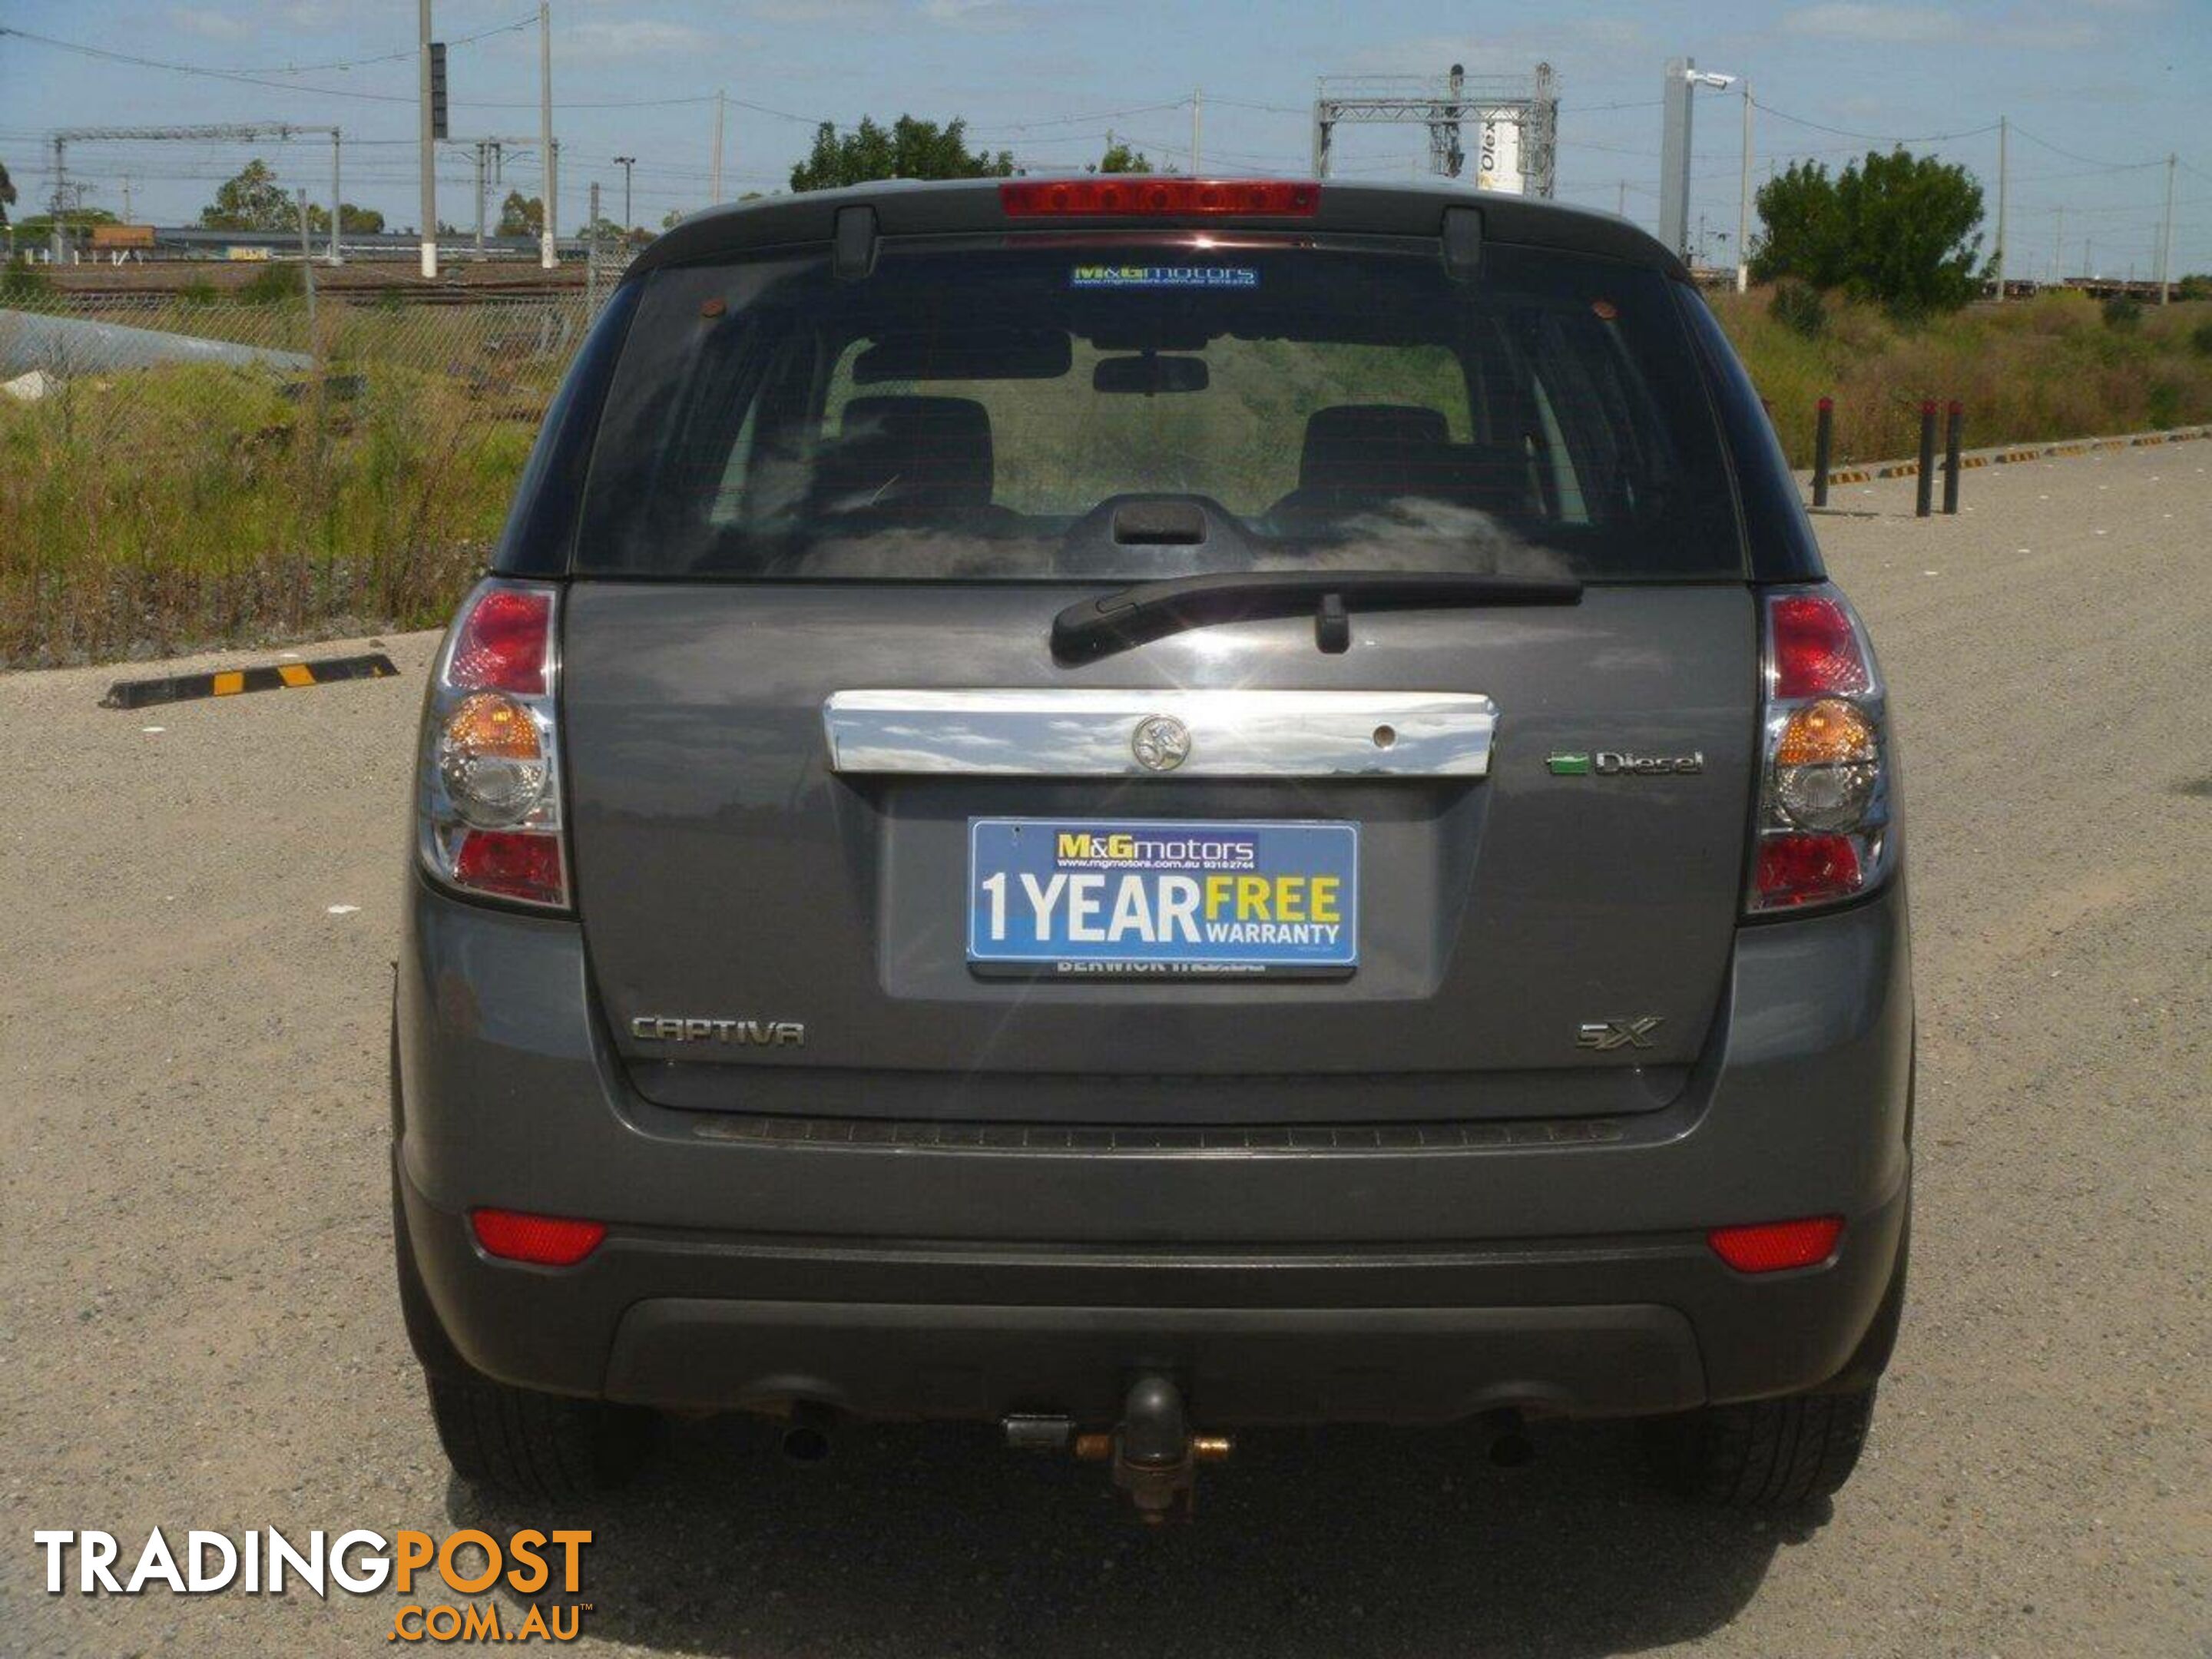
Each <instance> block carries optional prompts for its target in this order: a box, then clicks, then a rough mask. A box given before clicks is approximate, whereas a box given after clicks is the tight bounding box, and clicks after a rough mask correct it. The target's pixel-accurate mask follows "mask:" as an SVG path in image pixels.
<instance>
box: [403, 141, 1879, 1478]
mask: <svg viewBox="0 0 2212 1659" xmlns="http://www.w3.org/2000/svg"><path fill="white" fill-rule="evenodd" d="M494 572H495V574H492V575H491V576H490V577H489V579H487V580H485V581H484V582H483V585H482V586H479V587H478V588H477V590H476V592H474V593H473V594H472V595H471V597H470V599H468V601H467V603H466V604H465V605H464V606H463V608H462V610H461V612H460V614H459V617H458V618H457V619H456V620H455V622H454V623H453V629H452V630H451V632H450V634H449V635H448V637H447V641H446V643H445V646H444V647H443V648H442V650H441V652H440V653H439V656H438V658H437V661H436V665H435V673H434V677H433V681H432V684H431V687H430V690H429V693H428V706H427V708H426V710H425V716H424V720H423V726H422V748H421V763H420V769H419V775H418V779H417V784H416V803H415V819H416V829H415V836H414V852H413V860H412V870H411V874H410V878H409V882H408V893H407V905H406V926H405V940H404V949H403V953H402V957H401V959H400V963H399V967H398V994H397V1007H396V1012H395V1021H394V1035H393V1042H392V1048H393V1069H392V1113H393V1130H394V1152H395V1157H394V1189H395V1194H396V1196H395V1205H396V1209H397V1217H398V1223H397V1225H398V1260H399V1274H400V1287H401V1292H402V1300H403V1304H404V1310H405V1314H406V1318H407V1322H408V1327H409V1330H410V1335H411V1337H412V1339H413V1341H414V1345H415V1348H416V1352H417V1354H418V1355H419V1357H420V1358H421V1360H422V1364H423V1366H424V1369H425V1370H426V1371H427V1373H428V1382H429V1394H430V1401H431V1405H432V1409H433V1411H434V1413H435V1417H436V1419H437V1424H438V1427H439V1430H440V1432H441V1436H442V1437H443V1440H444V1443H445V1446H446V1449H447V1452H448V1454H449V1455H450V1456H451V1458H452V1460H453V1464H454V1466H455V1468H457V1469H458V1470H459V1472H460V1473H461V1474H463V1475H464V1476H466V1477H468V1478H470V1479H472V1480H484V1481H488V1482H490V1483H493V1484H496V1485H501V1486H508V1487H512V1488H517V1489H520V1490H522V1491H524V1492H532V1493H536V1494H539V1495H541V1496H543V1495H556V1496H557V1495H563V1494H573V1493H575V1492H580V1491H583V1490H587V1489H589V1488H590V1487H592V1486H595V1485H597V1484H599V1483H602V1482H605V1481H609V1480H614V1479H617V1478H618V1477H619V1476H620V1475H622V1474H623V1473H625V1472H626V1471H627V1470H628V1469H629V1468H630V1467H631V1466H632V1465H633V1464H634V1463H635V1461H636V1460H637V1458H638V1457H639V1455H641V1452H642V1451H643V1450H644V1449H646V1447H647V1443H648V1441H649V1439H650V1431H651V1429H652V1427H653V1424H654V1422H655V1421H656V1414H657V1413H659V1412H662V1411H671V1410H673V1411H683V1412H698V1411H717V1410H725V1409H736V1410H744V1411H752V1412H759V1413H770V1414H774V1415H776V1416H781V1417H784V1418H787V1419H788V1421H789V1425H790V1427H789V1437H788V1442H787V1443H788V1445H789V1447H790V1449H792V1450H793V1451H794V1452H795V1453H799V1454H801V1455H805V1454H806V1453H809V1452H814V1451H818V1450H819V1449H822V1447H823V1445H824V1444H825V1441H824V1436H825V1435H826V1434H827V1433H828V1432H829V1428H830V1426H831V1425H833V1424H834V1423H835V1422H836V1421H837V1420H838V1419H843V1418H848V1417H850V1418H857V1419H970V1420H982V1421H986V1422H993V1423H1003V1424H1004V1425H1005V1427H1006V1435H1007V1437H1008V1438H1009V1440H1010V1441H1012V1442H1013V1443H1018V1444H1020V1445H1024V1446H1028V1447H1032V1448H1047V1449H1051V1448H1063V1449H1067V1450H1069V1451H1071V1452H1073V1453H1074V1454H1076V1455H1083V1456H1087V1457H1092V1458H1096V1459H1097V1460H1099V1461H1101V1462H1103V1463H1105V1464H1108V1465H1110V1467H1111V1470H1112V1474H1113V1478H1114V1480H1115V1481H1116V1482H1118V1483H1119V1484H1120V1485H1121V1486H1123V1487H1124V1488H1126V1489H1127V1491H1128V1492H1129V1493H1130V1494H1131V1496H1132V1497H1133V1498H1135V1500H1136V1502H1137V1503H1138V1504H1139V1508H1140V1509H1142V1510H1143V1511H1144V1512H1145V1513H1146V1515H1148V1516H1159V1515H1164V1514H1168V1513H1171V1512H1173V1511H1174V1510H1176V1509H1178V1508H1179V1507H1181V1506H1182V1505H1183V1504H1186V1503H1187V1501H1188V1495H1189V1492H1190V1488H1191V1482H1192V1480H1193V1479H1194V1474H1195V1473H1196V1470H1197V1468H1198V1466H1200V1465H1201V1464H1203V1463H1204V1462H1207V1461H1209V1460H1210V1459H1212V1458H1216V1457H1218V1456H1221V1455H1226V1452H1227V1451H1228V1449H1229V1446H1230V1439H1229V1436H1228V1434H1227V1433H1226V1432H1225V1431H1234V1430H1237V1429H1239V1428H1242V1427H1247V1426H1255V1425H1275V1424H1316V1423H1338V1422H1370V1423H1384V1424H1407V1425H1416V1424H1437V1423H1443V1422H1449V1421H1457V1420H1463V1419H1488V1420H1489V1421H1491V1422H1493V1423H1495V1424H1498V1425H1510V1424H1512V1423H1514V1422H1516V1421H1517V1420H1518V1419H1521V1418H1522V1417H1537V1416H1545V1417H1569V1418H1590V1417H1631V1416H1632V1417H1638V1418H1644V1419H1649V1420H1650V1424H1651V1425H1652V1429H1653V1431H1654V1432H1653V1439H1654V1441H1655V1442H1656V1446H1657V1449H1658V1450H1659V1452H1660V1453H1661V1454H1662V1456H1661V1462H1662V1467H1663V1468H1664V1469H1665V1470H1666V1471H1667V1472H1668V1474H1670V1475H1671V1476H1672V1477H1673V1478H1674V1480H1676V1481H1677V1482H1678V1483H1679V1484H1680V1486H1682V1487H1683V1488H1684V1489H1686V1491H1688V1492H1691V1493H1692V1494H1693V1495H1697V1496H1701V1497H1703V1498H1707V1499H1709V1500H1711V1501H1717V1502H1725V1503H1734V1504H1776V1503H1795V1502H1799V1501H1802V1500H1804V1499H1806V1498H1809V1497H1812V1496H1814V1495H1815V1494H1819V1493H1824V1492H1831V1491H1832V1490H1834V1489H1835V1488H1836V1487H1837V1486H1839V1485H1840V1484H1841V1483H1842V1482H1843V1480H1844V1478H1845V1476H1846V1475H1847V1474H1849V1473H1850V1468H1851V1466H1852V1464H1853V1462H1855V1460H1856V1459H1857V1455H1858V1451H1859V1447H1860V1444H1861V1442H1862V1440H1863V1437H1864V1434H1865V1431H1866V1428H1867V1424H1868V1419H1869V1413H1870V1410H1871V1407H1872V1401H1873V1396H1874V1390H1875V1382H1876V1379H1877V1377H1878V1376H1879V1375H1880V1373H1881V1370H1882V1368H1883V1366H1884V1364H1885V1363H1886V1362H1887V1358H1888V1354H1889V1350H1890V1347H1891V1344H1892V1342H1893V1338H1894V1335H1895V1332H1896V1329H1897V1325H1898V1320H1899V1309H1900V1306H1901V1303H1902V1297H1903V1290H1904V1282H1905V1241H1906V1231H1907V1213H1908V1207H1909V1194H1910V1176H1911V1153H1910V1141H1911V1115H1912V1079H1913V1016H1912V998H1911V969H1910V953H1909V948H1908V942H1907V929H1906V916H1905V892H1904V881H1903V877H1902V858H1901V840H1900V827H1899V814H1898V799H1897V793H1896V789H1897V766H1898V757H1897V753H1896V749H1895V746H1894V738H1893V734H1892V731H1891V726H1890V720H1889V716H1888V713H1887V708H1886V706H1885V700H1884V693H1883V686H1882V681H1881V672H1880V670H1879V668H1878V666H1877V665H1876V663H1875V657H1874V653H1873V652H1872V650H1871V649H1870V647H1869V643H1868V640H1867V635H1866V632H1865V629H1863V626H1862V625H1861V623H1859V621H1858V619H1857V617H1856V616H1855V615H1854V614H1853V612H1852V611H1851V609H1850V606H1849V605H1848V604H1847V603H1846V602H1845V600H1844V598H1843V597H1842V595H1841V594H1839V593H1838V592H1837V591H1836V589H1835V588H1834V587H1832V586H1830V585H1828V584H1827V583H1826V580H1824V577H1823V573H1822V569H1821V565H1820V556H1819V552H1818V550H1817V549H1816V547H1815V545H1814V539H1813V536H1812V534H1811V531H1810V528H1809V526H1808V521H1807V520H1806V517H1805V515H1804V513H1803V512H1802V509H1801V507H1800V505H1799V502H1798V499H1797V495H1796V490H1795V488H1794V486H1793V483H1792V481H1791V479H1790V476H1789V474H1788V472H1787V471H1786V470H1785V467H1784V461H1783V459H1782V457H1781V455H1780V453H1779V452H1778V448H1777V446H1776V444H1775V442H1774V440H1773V436H1772V434H1771V430H1770V428H1769V426H1768V424H1767V422H1766V420H1765V416H1764V414H1763V413H1762V411H1761V409H1760V407H1759V401H1758V398H1757V397H1756V396H1755V394H1754V393H1753V391H1752V388H1751V386H1750V385H1749V384H1748V382H1747V380H1746V378H1745V376H1744V374H1743V371H1742V369H1741V367H1740V366H1739V364H1738V363H1737V362H1736V360H1735V356H1733V354H1732V353H1731V351H1730V350H1729V346H1728V344H1727V343H1726V342H1725V341H1724V339H1723V337H1722V335H1721V333H1720V331H1719V330H1718V329H1717V326H1716V325H1715V323H1714V320H1713V319H1712V317H1711V314H1710V313H1709V312H1708V310H1707V308H1706V307H1705V304H1704V303H1703V301H1701V300H1700V299H1699V296H1698V295H1697V293H1696V292H1695V290H1694V289H1692V287H1691V286H1690V284H1689V282H1688V280H1687V277H1686V273H1685V272H1684V270H1682V269H1681V267H1680V264H1678V263H1677V262H1676V261H1675V260H1674V258H1672V257H1671V256H1670V255H1669V254H1668V252H1666V251H1665V250H1664V249H1663V248H1662V247H1661V246H1659V245H1658V244H1657V243H1656V242H1654V241H1653V240H1650V238H1648V237H1647V236H1645V235H1644V234H1642V233H1641V232H1639V231H1638V230H1636V229H1634V228H1632V227H1630V226H1628V225H1627V224H1625V223H1623V222H1619V221H1617V220H1613V219H1611V218H1607V217H1605V216H1599V215H1593V214H1589V213H1583V212H1577V211H1571V210H1565V209H1562V208H1559V207H1556V206H1553V205H1551V204H1544V203H1538V202H1533V201H1525V200H1522V199H1518V198H1514V197H1483V196H1470V195H1468V193H1466V192H1464V191H1449V190H1443V189H1420V188H1398V187H1389V188H1382V187H1372V186H1364V185H1339V184H1335V183H1325V184H1321V185H1315V184H1311V183H1304V182H1286V181H1275V180H1235V181H1212V180H1200V179H1175V178H1168V179H1114V178H1085V179H1012V180H1006V181H974V182H962V183H956V184H941V185H883V186H880V187H871V188H867V189H863V190H857V191H837V192H825V193H823V194H818V195H807V196H799V197H788V198H780V199H776V200H773V201H768V202H763V203H760V204H756V205H752V206H749V207H744V208H738V209H732V210H716V211H714V212H710V213H708V214H705V215H702V216H699V217H696V218H694V219H691V220H689V221H687V222H684V224H683V225H681V226H680V227H678V228H677V229H675V230H673V231H672V232H671V233H670V234H667V235H666V236H664V237H663V238H662V239H661V240H659V242H657V243H656V244H654V245H653V246H652V247H651V248H649V249H647V251H646V252H645V253H644V254H643V256H642V257H641V258H639V260H638V261H637V262H636V264H635V265H634V266H633V267H632V268H631V270H629V274H628V276H626V277H625V278H624V280H623V283H622V285H621V287H620V289H618V290H617V293H616V294H615V295H614V296H613V298H612V301H611V303H610V304H609V305H608V306H607V307H606V308H605V312H604V313H603V315H602V316H601V317H600V319H599V321H598V323H597V324H596V325H595V326H594V327H593V329H592V332H591V334H590V337H589V338H588V341H587V342H586V344H585V346H584V348H583V349H582V352H581V355H580V356H579V358H578V359H577V361H576V362H575V364H574V368H573V369H572V370H571V371H570V373H569V374H568V379H567V380H566V382H565V384H564V385H563V386H562V390H561V392H560V394H559V397H558V398H557V400H556V404H555V405H554V407H553V409H552V410H551V412H550V415H549V416H548V417H547V420H546V422H545V427H544V433H543V435H542V436H541V437H540V439H539V441H538V447H537V449H536V451H535V453H533V455H532V459H531V460H530V463H529V466H528V470H527V471H526V475H525V477H524V478H523V481H522V483H521V486H520V492H519V495H518V498H517V500H516V502H515V505H514V508H513V515H512V517H511V519H510V520H509V522H508V525H507V531H506V533H505V536H504V538H503V539H502V541H501V544H500V547H499V551H498V556H497V558H496V561H495V566H494Z"/></svg>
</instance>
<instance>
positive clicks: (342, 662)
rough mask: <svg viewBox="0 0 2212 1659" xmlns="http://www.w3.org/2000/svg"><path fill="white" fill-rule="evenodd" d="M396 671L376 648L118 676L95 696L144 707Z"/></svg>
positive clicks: (104, 702)
mask: <svg viewBox="0 0 2212 1659" xmlns="http://www.w3.org/2000/svg"><path fill="white" fill-rule="evenodd" d="M398 672H399V671H398V669H397V668H396V667H394V666H393V665H392V659H391V658H389V657H387V656H386V655H385V654H384V653H382V652H376V653H373V654H371V655H369V656H366V657H325V659H323V660H322V661H320V662H280V663H264V664H262V665H260V666H258V667H255V668H227V669H223V670H221V671H217V672H216V673H211V674H172V675H170V676H169V677H168V678H166V679H158V680H118V681H116V683H115V684H112V685H111V686H109V687H108V688H107V695H106V696H104V697H102V698H101V699H100V707H101V708H151V707H152V706H153V705H154V704H155V703H157V702H189V701H191V699H192V698H194V697H234V696H238V695H239V694H240V692H244V691H286V690H292V689H293V688H295V687H296V686H302V685H328V684H330V683H331V681H333V680H388V679H391V678H393V677H394V676H395V675H397V674H398Z"/></svg>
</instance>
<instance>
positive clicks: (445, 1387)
mask: <svg viewBox="0 0 2212 1659" xmlns="http://www.w3.org/2000/svg"><path fill="white" fill-rule="evenodd" d="M425 1378H426V1380H427V1382H428V1384H429V1390H430V1415H431V1417H432V1418H433V1419H435V1421H436V1423H437V1425H438V1439H439V1442H440V1443H441V1444H442V1445H443V1446H444V1447H445V1449H446V1461H447V1462H449V1463H451V1464H452V1465H453V1473H454V1474H458V1475H459V1476H460V1477H461V1479H462V1480H465V1481H467V1482H469V1483H470V1484H471V1486H489V1487H494V1488H496V1489H497V1490H498V1491H501V1492H507V1493H508V1494H510V1495H512V1496H513V1497H516V1498H530V1499H532V1500H535V1501H537V1502H539V1503H565V1502H569V1501H572V1500H574V1499H576V1498H589V1497H592V1496H593V1495H594V1494H596V1493H599V1492H606V1491H608V1490H610V1489H611V1488H613V1487H616V1486H621V1485H623V1483H624V1482H626V1481H627V1480H629V1479H630V1478H631V1477H632V1476H633V1475H635V1474H636V1473H637V1471H638V1469H639V1468H640V1467H641V1466H642V1465H643V1463H644V1462H645V1461H646V1459H647V1457H648V1456H649V1455H651V1453H652V1450H653V1442H654V1440H655V1439H656V1438H657V1437H658V1432H659V1419H658V1418H657V1417H656V1416H655V1414H654V1413H652V1412H649V1411H646V1410H644V1409H642V1408H641V1407H635V1406H615V1405H610V1404H609V1403H608V1402H607V1401H604V1400H570V1399H567V1398H564V1397H563V1396H562V1395H551V1394H538V1393H536V1392H535V1391H533V1390H532V1389H517V1388H513V1387H510V1386H509V1385H508V1384H507V1383H495V1382H493V1381H491V1380H490V1379H489V1377H483V1376H439V1375H437V1374H435V1373H431V1372H426V1373H425Z"/></svg>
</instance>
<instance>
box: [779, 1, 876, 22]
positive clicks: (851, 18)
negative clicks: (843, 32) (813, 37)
mask: <svg viewBox="0 0 2212 1659" xmlns="http://www.w3.org/2000/svg"><path fill="white" fill-rule="evenodd" d="M889 10H890V5H889V0H754V3H752V4H751V5H750V6H748V7H746V8H745V11H746V14H747V15H749V16H751V17H756V18H758V19H759V20H760V21H763V22H764V23H852V22H860V21H866V20H869V19H873V18H879V17H882V16H883V15H885V14H886V13H887V12H888V11H889Z"/></svg>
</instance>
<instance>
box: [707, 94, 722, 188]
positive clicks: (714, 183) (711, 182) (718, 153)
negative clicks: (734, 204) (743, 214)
mask: <svg viewBox="0 0 2212 1659" xmlns="http://www.w3.org/2000/svg"><path fill="white" fill-rule="evenodd" d="M707 194H708V196H709V197H712V198H713V199H712V200H710V201H709V202H708V206H709V207H719V206H720V205H721V201H722V89H721V88H720V87H716V88H714V172H713V176H712V177H711V178H710V179H708V185H707Z"/></svg>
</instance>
